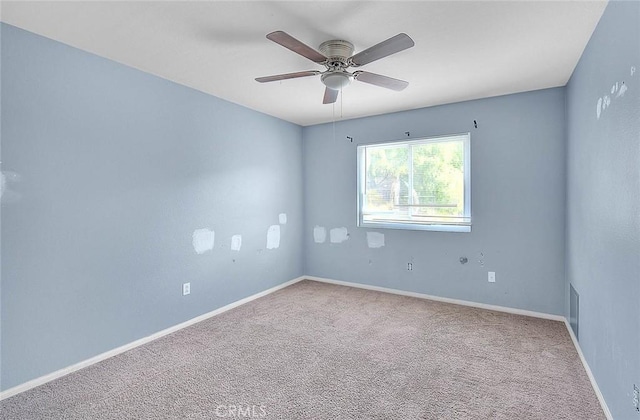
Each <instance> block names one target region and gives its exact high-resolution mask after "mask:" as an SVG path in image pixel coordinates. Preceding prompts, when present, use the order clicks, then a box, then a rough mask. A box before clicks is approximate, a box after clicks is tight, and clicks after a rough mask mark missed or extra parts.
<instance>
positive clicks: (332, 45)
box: [319, 39, 353, 70]
mask: <svg viewBox="0 0 640 420" xmlns="http://www.w3.org/2000/svg"><path fill="white" fill-rule="evenodd" d="M319 50H320V52H321V53H322V54H324V55H325V57H327V58H328V60H327V64H326V65H327V67H328V68H329V69H330V70H331V69H343V68H345V67H348V66H349V64H348V60H349V57H351V56H352V55H353V44H352V43H350V42H349V41H344V40H341V39H333V40H331V41H325V42H323V43H322V44H320V47H319Z"/></svg>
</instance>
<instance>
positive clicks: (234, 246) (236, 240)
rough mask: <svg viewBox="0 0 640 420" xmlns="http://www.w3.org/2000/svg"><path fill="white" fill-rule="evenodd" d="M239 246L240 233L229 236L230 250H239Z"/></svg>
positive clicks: (240, 244) (240, 243) (240, 245)
mask: <svg viewBox="0 0 640 420" xmlns="http://www.w3.org/2000/svg"><path fill="white" fill-rule="evenodd" d="M240 247H242V235H233V236H232V237H231V250H232V251H240Z"/></svg>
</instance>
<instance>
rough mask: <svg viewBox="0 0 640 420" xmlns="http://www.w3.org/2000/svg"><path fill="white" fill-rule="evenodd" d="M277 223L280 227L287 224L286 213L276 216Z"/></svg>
mask: <svg viewBox="0 0 640 420" xmlns="http://www.w3.org/2000/svg"><path fill="white" fill-rule="evenodd" d="M278 223H280V224H281V225H286V224H287V213H280V214H279V215H278Z"/></svg>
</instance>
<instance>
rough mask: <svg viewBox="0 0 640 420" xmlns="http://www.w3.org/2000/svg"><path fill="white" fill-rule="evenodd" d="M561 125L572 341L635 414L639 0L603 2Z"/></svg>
mask: <svg viewBox="0 0 640 420" xmlns="http://www.w3.org/2000/svg"><path fill="white" fill-rule="evenodd" d="M632 67H635V73H634V74H633V75H632V74H631V73H632V70H631V69H632ZM616 83H617V86H618V88H617V89H616V88H615V87H616ZM622 83H624V86H625V87H626V89H627V90H626V92H624V95H620V92H621V90H620V89H621V86H622ZM606 97H609V99H610V105H609V106H608V107H606V108H605V109H604V110H601V112H600V117H599V118H598V113H597V108H598V106H597V104H598V100H602V101H603V102H606V101H607V100H606ZM567 129H568V130H567V131H568V165H567V251H566V260H567V263H566V264H567V280H568V282H571V283H572V284H573V286H574V287H575V288H576V290H577V291H578V293H579V294H580V330H579V333H580V337H579V339H580V347H581V348H582V351H583V352H584V355H585V357H586V359H587V362H588V363H589V366H590V367H591V370H592V371H593V373H594V375H595V378H596V380H597V382H598V385H599V387H600V389H601V391H602V393H603V394H604V397H605V399H606V401H607V404H608V406H609V409H610V410H611V412H612V414H613V417H614V418H616V419H632V418H633V419H636V418H640V416H639V415H638V414H637V413H636V412H635V410H634V409H633V405H632V390H633V388H632V386H633V383H635V384H637V385H638V386H639V387H640V2H637V1H624V2H618V1H615V2H611V3H609V5H608V6H607V8H606V10H605V12H604V15H603V16H602V19H601V20H600V23H599V24H598V27H597V28H596V30H595V32H594V34H593V36H592V37H591V40H590V42H589V44H588V46H587V48H586V49H585V51H584V53H583V56H582V58H581V60H580V63H579V64H578V66H577V68H576V70H575V72H574V74H573V76H572V77H571V80H570V82H569V84H568V86H567ZM567 288H568V285H567Z"/></svg>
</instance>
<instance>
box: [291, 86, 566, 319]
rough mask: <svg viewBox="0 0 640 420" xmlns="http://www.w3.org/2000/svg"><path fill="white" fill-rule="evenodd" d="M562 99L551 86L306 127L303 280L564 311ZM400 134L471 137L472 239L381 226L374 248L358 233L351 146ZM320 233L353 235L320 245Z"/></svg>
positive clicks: (561, 92)
mask: <svg viewBox="0 0 640 420" xmlns="http://www.w3.org/2000/svg"><path fill="white" fill-rule="evenodd" d="M564 102H565V97H564V89H563V88H557V89H549V90H542V91H536V92H530V93H523V94H518V95H510V96H503V97H497V98H490V99H482V100H477V101H470V102H463V103H457V104H452V105H444V106H438V107H433V108H425V109H418V110H414V111H407V112H401V113H395V114H388V115H381V116H376V117H370V118H362V119H354V120H349V121H343V122H338V123H336V124H335V136H334V126H333V124H325V125H319V126H313V127H305V128H304V130H303V137H304V145H303V147H304V165H303V166H304V173H305V193H306V198H305V214H306V216H305V226H304V229H305V246H306V252H305V255H306V261H305V264H306V265H305V268H306V270H305V271H306V274H309V275H313V276H319V277H328V278H332V279H337V280H344V281H351V282H357V283H365V284H370V285H376V286H384V287H390V288H394V289H400V290H406V291H413V292H420V293H427V294H432V295H437V296H443V297H450V298H456V299H463V300H470V301H474V302H482V303H488V304H497V305H502V306H508V307H513V308H521V309H527V310H532V311H540V312H545V313H551V314H563V313H564V302H565V290H564V289H565V288H564V230H565V229H564V196H565V123H564V121H565V115H564ZM474 120H476V121H477V122H478V128H477V129H476V128H474V125H473V121H474ZM406 131H409V132H410V135H411V137H421V136H436V135H442V134H451V133H461V132H470V133H471V178H472V181H471V185H472V187H471V195H472V202H471V205H472V218H473V228H472V232H471V233H445V232H424V231H420V232H416V231H402V230H391V229H379V230H378V231H379V232H382V233H384V235H385V243H386V245H385V246H384V247H383V248H378V249H370V248H368V246H367V240H366V232H367V231H373V230H372V229H364V228H357V227H356V146H357V145H358V144H362V143H370V142H381V141H389V140H395V139H402V138H406V135H405V132H406ZM346 136H350V137H353V139H354V140H353V142H350V141H349V140H347V139H346ZM316 225H318V226H323V227H326V228H327V230H329V229H331V228H336V227H346V228H347V229H348V231H349V233H350V238H349V240H348V241H346V242H343V243H340V244H334V243H329V241H328V240H327V242H325V243H322V244H318V243H315V242H314V239H313V229H314V226H316ZM480 253H482V254H483V255H484V256H483V258H482V260H483V261H484V265H481V264H480V263H479V260H480V259H481V258H480ZM462 256H466V257H467V258H468V259H469V262H468V263H467V264H465V265H461V264H460V262H459V258H460V257H462ZM408 262H413V271H410V272H409V271H407V269H406V268H407V263H408ZM488 271H495V272H496V277H497V282H496V283H488V282H487V272H488Z"/></svg>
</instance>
